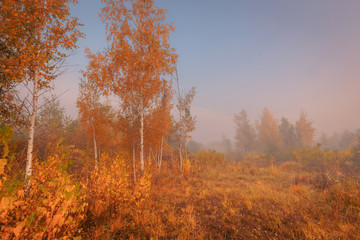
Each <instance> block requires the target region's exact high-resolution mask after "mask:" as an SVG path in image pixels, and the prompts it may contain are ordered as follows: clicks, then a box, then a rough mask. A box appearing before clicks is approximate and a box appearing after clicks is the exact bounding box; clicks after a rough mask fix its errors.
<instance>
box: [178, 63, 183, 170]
mask: <svg viewBox="0 0 360 240" xmlns="http://www.w3.org/2000/svg"><path fill="white" fill-rule="evenodd" d="M176 83H177V89H178V104H179V115H180V120H179V123H180V141H179V162H180V173H182V170H183V156H182V139H183V124H184V123H183V118H182V102H181V94H180V85H179V75H178V71H177V69H176Z"/></svg>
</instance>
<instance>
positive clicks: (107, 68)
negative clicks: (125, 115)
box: [86, 0, 177, 174]
mask: <svg viewBox="0 0 360 240" xmlns="http://www.w3.org/2000/svg"><path fill="white" fill-rule="evenodd" d="M103 2H104V3H105V5H106V6H105V7H104V8H103V9H102V13H101V14H100V16H101V19H102V21H103V22H104V23H106V30H107V40H108V43H109V46H108V48H106V49H105V50H104V51H103V52H100V53H97V54H92V53H91V52H90V50H87V57H88V58H89V60H90V62H89V66H88V68H87V72H86V76H87V77H88V78H89V79H93V80H94V81H95V82H96V83H97V85H98V86H99V87H100V88H101V89H102V90H103V91H104V93H107V94H110V93H113V94H115V95H116V96H118V97H119V98H120V99H121V103H122V104H121V105H122V109H123V111H125V110H126V109H129V108H130V109H131V111H130V112H131V113H132V114H134V117H133V120H134V121H135V120H136V121H137V125H138V126H139V127H138V131H139V160H140V172H141V174H143V173H144V170H145V155H144V133H145V117H146V116H147V115H149V114H150V113H151V110H152V109H154V107H155V104H154V103H155V102H156V99H159V98H161V95H162V90H163V89H164V87H165V86H166V85H168V84H169V83H168V82H167V81H166V79H165V77H166V76H169V75H172V73H173V71H174V65H175V62H176V59H177V55H176V54H175V49H173V48H170V45H169V42H168V39H169V35H170V32H171V31H173V30H174V26H173V25H172V24H168V23H165V20H166V18H165V13H166V10H164V9H160V8H158V7H156V6H155V5H154V1H153V0H120V1H116V0H103Z"/></svg>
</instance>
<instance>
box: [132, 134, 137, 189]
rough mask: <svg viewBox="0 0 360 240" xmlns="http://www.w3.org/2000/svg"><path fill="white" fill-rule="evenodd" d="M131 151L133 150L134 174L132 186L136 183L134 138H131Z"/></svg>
mask: <svg viewBox="0 0 360 240" xmlns="http://www.w3.org/2000/svg"><path fill="white" fill-rule="evenodd" d="M132 149H133V153H132V154H133V158H132V161H133V162H132V164H133V172H134V184H135V183H136V168H135V167H136V166H135V163H136V162H135V160H136V159H135V140H134V137H133V139H132Z"/></svg>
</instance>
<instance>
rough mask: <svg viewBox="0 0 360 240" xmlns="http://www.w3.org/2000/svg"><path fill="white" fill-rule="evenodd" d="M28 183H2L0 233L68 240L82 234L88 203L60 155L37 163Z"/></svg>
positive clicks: (7, 236)
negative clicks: (80, 226) (81, 226)
mask: <svg viewBox="0 0 360 240" xmlns="http://www.w3.org/2000/svg"><path fill="white" fill-rule="evenodd" d="M30 180H31V182H30V184H29V185H28V186H26V185H25V184H23V183H21V182H19V181H16V179H10V181H8V182H2V183H3V184H2V186H1V196H0V198H1V204H0V219H1V221H0V222H1V230H0V231H1V235H2V236H3V237H4V238H13V239H55V238H63V239H69V238H73V237H74V236H75V237H76V236H77V235H79V234H80V232H81V229H80V228H79V225H80V224H81V222H82V220H83V219H84V217H85V214H84V212H85V208H86V203H85V202H84V197H83V190H82V188H81V186H80V184H75V183H73V182H72V177H71V176H70V175H69V174H68V173H67V169H66V166H65V165H64V164H63V162H62V159H61V158H60V157H59V156H58V155H54V156H52V157H49V158H48V159H47V160H45V161H44V162H43V163H41V164H39V163H37V162H36V161H35V162H34V171H33V175H32V177H31V179H30Z"/></svg>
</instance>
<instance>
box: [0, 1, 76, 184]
mask: <svg viewBox="0 0 360 240" xmlns="http://www.w3.org/2000/svg"><path fill="white" fill-rule="evenodd" d="M76 3H77V1H76V0H46V1H45V0H37V1H35V0H5V1H2V2H1V4H0V21H1V30H0V32H1V34H0V38H1V39H0V41H1V42H2V43H3V44H5V46H6V48H7V49H9V50H10V51H12V52H13V54H14V55H13V57H11V58H9V59H7V60H6V59H5V60H4V59H2V61H4V62H5V64H3V65H2V67H3V68H5V69H3V71H4V72H6V73H7V77H9V78H10V80H9V81H15V82H26V83H31V85H29V86H28V87H31V88H32V90H30V89H29V90H30V92H31V96H32V100H31V103H32V108H31V110H30V117H29V118H30V119H29V120H30V121H29V137H28V144H27V145H28V147H27V159H26V170H25V175H26V178H27V179H29V178H30V176H31V175H32V154H33V142H34V129H35V118H36V114H37V109H38V106H37V104H38V98H39V90H40V89H43V88H47V87H49V83H50V82H51V81H52V80H53V79H54V78H55V75H54V71H56V68H57V66H58V65H57V64H56V63H59V62H61V61H62V60H63V59H64V57H65V56H66V55H65V53H64V50H65V51H66V50H71V49H74V48H76V42H77V40H78V38H79V37H81V36H82V34H81V33H80V32H79V30H78V29H77V27H78V26H79V23H78V21H77V19H76V18H73V17H71V16H70V5H71V4H76Z"/></svg>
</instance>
